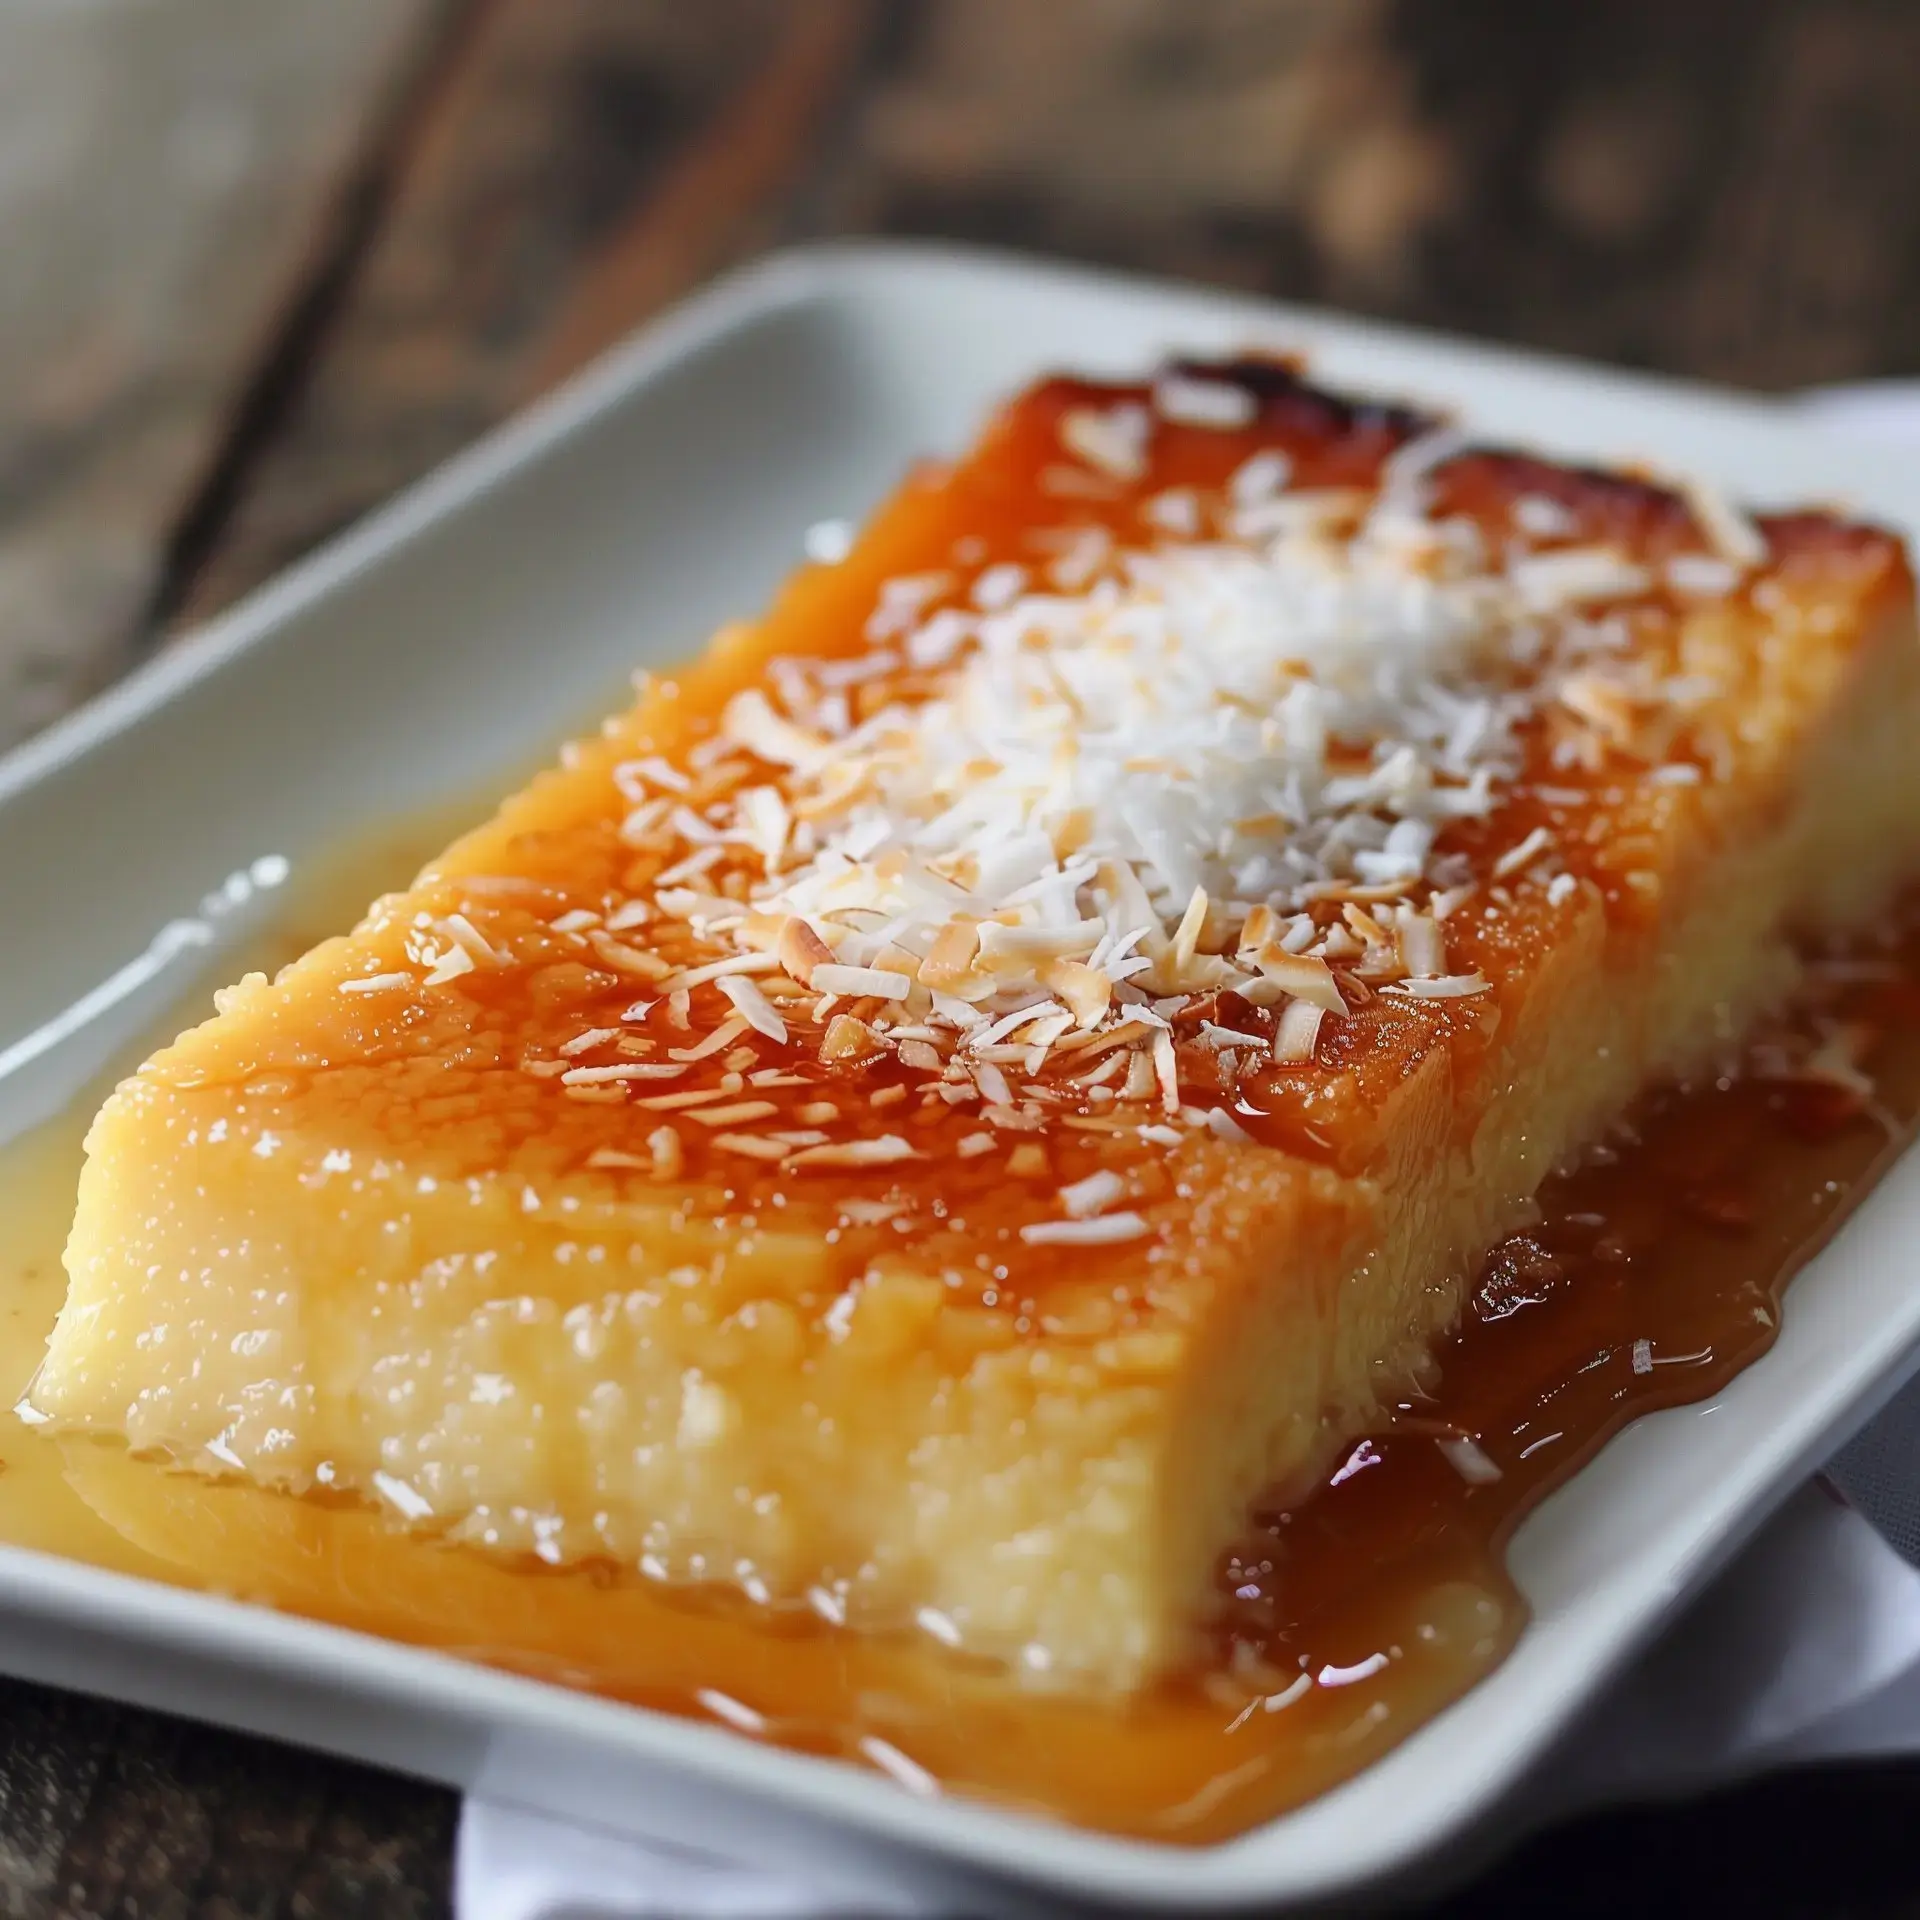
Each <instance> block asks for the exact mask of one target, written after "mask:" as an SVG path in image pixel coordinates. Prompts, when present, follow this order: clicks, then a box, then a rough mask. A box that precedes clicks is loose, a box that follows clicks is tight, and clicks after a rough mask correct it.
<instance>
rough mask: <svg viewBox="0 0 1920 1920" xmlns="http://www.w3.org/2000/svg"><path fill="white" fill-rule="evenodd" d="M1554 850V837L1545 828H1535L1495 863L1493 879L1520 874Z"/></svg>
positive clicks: (1502, 878)
mask: <svg viewBox="0 0 1920 1920" xmlns="http://www.w3.org/2000/svg"><path fill="white" fill-rule="evenodd" d="M1552 850H1553V835H1552V833H1551V832H1550V831H1549V830H1548V829H1547V828H1545V827H1535V828H1534V830H1533V831H1532V832H1531V833H1530V834H1528V835H1527V837H1526V838H1525V839H1524V840H1522V841H1520V842H1519V843H1518V844H1517V845H1515V846H1511V847H1509V848H1508V849H1507V850H1506V852H1505V853H1503V854H1502V855H1501V856H1500V858H1499V859H1498V860H1496V861H1495V862H1494V863H1493V877H1494V878H1495V879H1496V880H1504V879H1506V878H1507V876H1508V875H1509V874H1514V873H1518V872H1519V871H1520V870H1521V869H1522V868H1523V867H1530V866H1532V865H1533V863H1534V862H1535V861H1536V860H1538V859H1539V858H1540V856H1541V855H1542V854H1543V853H1550V852H1551V851H1552Z"/></svg>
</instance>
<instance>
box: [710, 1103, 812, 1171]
mask: <svg viewBox="0 0 1920 1920" xmlns="http://www.w3.org/2000/svg"><path fill="white" fill-rule="evenodd" d="M698 1117H699V1118H701V1119H705V1118H706V1115H704V1114H701V1115H699V1116H698ZM712 1145H713V1146H714V1147H716V1148H717V1149H718V1150H719V1151H720V1152H722V1153H737V1154H740V1155H742V1156H744V1157H745V1158H746V1159H749V1160H784V1159H786V1157H787V1155H788V1154H789V1153H790V1152H791V1151H792V1149H791V1148H789V1147H787V1146H786V1145H785V1144H783V1143H782V1142H781V1141H778V1140H769V1139H768V1138H767V1137H766V1136H765V1135H764V1134H758V1133H716V1134H715V1135H714V1136H713V1140H712Z"/></svg>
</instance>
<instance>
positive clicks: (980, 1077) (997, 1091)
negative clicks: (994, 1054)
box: [973, 1060, 1013, 1107]
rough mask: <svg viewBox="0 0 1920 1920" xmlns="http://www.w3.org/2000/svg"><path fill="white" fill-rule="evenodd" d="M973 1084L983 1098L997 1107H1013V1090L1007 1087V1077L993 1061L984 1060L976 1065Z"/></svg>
mask: <svg viewBox="0 0 1920 1920" xmlns="http://www.w3.org/2000/svg"><path fill="white" fill-rule="evenodd" d="M973 1083H974V1085H975V1086H977V1087H978V1088H979V1089H980V1093H981V1097H982V1098H983V1099H986V1100H989V1101H991V1102H992V1103H993V1105H995V1106H996V1107H1011V1106H1012V1105H1013V1089H1012V1088H1011V1087H1010V1086H1008V1085H1007V1076H1006V1075H1005V1074H1004V1073H1002V1072H1001V1071H1000V1069H999V1068H998V1067H997V1066H995V1065H994V1064H993V1062H992V1061H990V1060H983V1061H980V1062H979V1063H977V1064H976V1065H975V1067H974V1069H973Z"/></svg>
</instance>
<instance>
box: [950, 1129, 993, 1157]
mask: <svg viewBox="0 0 1920 1920" xmlns="http://www.w3.org/2000/svg"><path fill="white" fill-rule="evenodd" d="M998 1144H999V1141H998V1139H997V1138H996V1136H995V1135H993V1134H991V1133H967V1134H962V1135H961V1137H960V1138H959V1139H958V1140H957V1141H955V1142H954V1147H953V1150H954V1152H955V1153H957V1154H958V1155H959V1156H960V1158H961V1159H962V1160H976V1159H978V1158H979V1157H980V1155H981V1154H983V1153H991V1152H992V1151H993V1150H994V1148H995V1147H996V1146H997V1145H998Z"/></svg>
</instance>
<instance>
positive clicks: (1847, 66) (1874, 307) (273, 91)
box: [0, 0, 1920, 1917]
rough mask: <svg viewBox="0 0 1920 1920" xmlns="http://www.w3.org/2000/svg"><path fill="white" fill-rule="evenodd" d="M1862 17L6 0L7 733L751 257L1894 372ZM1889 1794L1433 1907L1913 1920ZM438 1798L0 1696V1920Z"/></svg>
mask: <svg viewBox="0 0 1920 1920" xmlns="http://www.w3.org/2000/svg"><path fill="white" fill-rule="evenodd" d="M1916 78H1920V5H1915V4H1911V3H1909V0H1607V4H1604V5H1552V4H1547V3H1546V0H324V4H323V3H322V0H88V4H86V5H78V4H73V3H72V0H0V746H4V745H5V744H7V743H8V742H10V741H13V740H16V739H19V738H21V737H24V736H25V735H26V734H28V733H30V732H32V731H33V730H34V729H35V728H37V727H39V726H41V725H44V724H45V723H46V722H47V721H49V720H51V719H52V718H54V717H56V716H57V715H58V714H59V713H61V712H63V711H65V710H66V709H67V708H69V707H70V706H72V705H73V704H75V703H76V702H77V701H79V700H81V699H83V698H84V697H86V695H87V694H89V693H90V692H92V691H94V690H96V689H97V688H99V687H101V686H102V685H104V684H106V683H107V682H108V681H110V680H111V679H112V678H113V677H114V676H115V675H116V674H118V673H120V672H122V671H124V670H125V668H126V667H127V666H128V665H130V664H131V663H133V662H134V661H136V660H138V659H139V658H140V657H141V656H142V655H143V654H144V653H146V652H147V651H148V650H149V649H151V648H152V647H154V646H156V645H158V644H162V643H164V641H165V639H166V637H167V635H168V634H169V633H170V632H173V631H175V630H177V629H178V627H179V626H180V625H181V624H182V623H185V622H190V621H192V620H194V619H197V618H200V617H203V616H204V615H206V614H208V613H210V612H212V611H214V610H217V609H218V608H219V607H220V606H222V605H224V604H225V603H227V602H228V601H230V600H231V599H232V598H233V597H234V596H235V595H237V594H239V593H241V592H243V591H244V590H245V589H246V588H248V587H249V586H251V585H253V584H255V583H256V582H258V581H259V580H260V579H262V578H264V577H265V576H266V575H267V574H269V573H271V572H272V571H273V570H274V569H276V568H277V567H279V566H280V565H282V564H283V563H284V562H286V561H287V560H289V559H290V558H292V557H293V556H295V555H296V554H298V553H300V552H301V551H303V550H304V549H306V548H307V547H309V546H310V545H312V544H313V543H314V542H315V541H316V540H319V539H321V538H323V537H325V536H326V535H327V534H328V533H330V532H332V531H333V530H335V529H336V528H338V527H340V526H341V525H343V524H344V523H346V522H348V521H350V520H352V519H353V518H354V517H356V516H357V515H358V514H360V513H362V512H363V511H364V510H366V509H367V508H368V507H370V506H371V505H373V504H375V503H376V502H378V501H379V500H381V499H383V498H384V497H386V496H387V495H388V494H389V493H391V492H392V491H393V489H394V488H396V487H398V486H400V485H402V484H404V483H405V482H406V481H408V480H410V479H412V478H414V477H415V476H416V475H418V474H420V473H421V472H423V471H425V470H426V469H427V468H428V467H430V466H432V465H433V464H434V463H435V462H436V461H438V460H440V459H442V458H443V457H444V456H445V455H447V454H449V453H451V452H452V451H454V450H455V449H456V448H458V447H460V446H461V445H463V444H464V443H466V442H467V441H469V440H470V439H472V438H473V437H474V436H475V435H476V434H478V433H480V432H482V431H484V430H485V429H486V428H487V427H488V426H489V425H491V424H492V423H493V422H495V421H497V420H499V419H500V418H502V417H503V416H504V415H506V414H508V413H510V412H512V411H513V410H514V409H515V408H516V407H518V406H520V405H521V404H523V403H524V402H525V401H526V400H527V399H529V398H530V397H531V396H533V395H534V394H536V393H538V392H539V391H541V390H542V389H543V388H544V387H546V386H548V385H551V384H552V383H553V382H554V381H555V380H557V379H559V378H560V377H562V376H563V375H565V374H566V373H567V372H569V371H570V370H572V369H573V368H575V367H577V366H579V365H580V364H581V363H582V362H584V361H585V360H586V359H588V358H590V357H591V356H592V355H593V354H594V353H595V352H596V351H597V350H598V349H599V348H601V347H602V346H604V345H605V344H607V343H608V342H609V341H611V340H613V339H615V338H617V337H618V336H619V335H620V334H622V333H624V332H625V331H626V330H627V329H628V328H630V327H631V326H633V325H634V324H635V323H636V322H638V321H639V320H641V319H643V318H645V317H646V316H647V315H648V314H650V313H652V312H654V311H656V310H658V309H659V308H660V307H662V306H664V305H666V304H667V303H669V302H671V301H672V300H673V299H675V298H676V297H678V296H679V295H681V294H682V293H684V292H686V291H687V290H688V289H690V288H691V287H693V286H695V285H697V284H699V283H700V282H701V281H702V280H704V279H706V278H707V277H709V276H710V275H712V274H713V273H714V272H716V271H717V270H719V269H721V268H723V267H725V266H727V265H729V264H730V263H732V262H734V261H737V260H740V259H743V258H746V257H748V256H750V255H752V254H753V253H755V252H757V251H760V250H762V249H765V248H767V247H769V246H774V245H779V244H783V243H788V242H793V241H798V240H805V239H810V238H815V237H820V236H827V235H835V234H870V233H883V234H918V235H933V236H946V237H953V238H961V239H967V240H976V241H984V242H990V243H993V244H997V245H1004V246H1011V247H1017V248H1026V249H1032V250H1036V251H1042V252H1048V253H1055V254H1065V255H1070V256H1074V257H1078V258H1083V259H1088V260H1097V261H1103V262H1110V263H1114V264H1118V265H1123V266H1129V267H1138V268H1144V269H1150V270H1153V271H1159V272H1167V273H1174V274H1182V275H1188V276H1191V277H1195V278H1199V279H1204V280H1212V281H1217V282H1222V283H1227V284H1231V285H1234V286H1240V287H1248V288H1254V289H1258V290H1262V291H1267V292H1271V293H1274V294H1277V295H1282V296H1284V297H1286V298H1289V299H1295V300H1307V301H1319V302H1326V303H1330V304H1334V305H1338V306H1344V307H1349V308H1353V309H1357V310H1362V311H1366V312H1371V313H1378V314H1384V315H1389V316H1392V317H1394V318H1396V319H1403V320H1408V321H1412V322H1416V323H1419V324H1422V325H1431V326H1437V327H1444V328H1451V329H1455V330H1460V331H1465V332H1471V333H1476V334H1481V335H1485V336H1488V337H1492V338H1496V339H1505V340H1514V341H1521V342H1525V343H1527V344H1529V345H1534V346H1543V347H1549V348H1554V349H1557V350H1560V351H1564V352H1568V353H1576V354H1584V355H1589V356H1594V357H1598V358H1601V359H1608V360H1614V361H1619V362H1624V363H1627V364H1632V365H1637V366H1648V367H1656V368H1660V369H1663V370H1666V371H1669V372H1673V373H1680V374H1688V375H1694V376H1698V377H1701V378H1706V379H1711V380H1720V381H1730V382H1738V383H1742V384H1746V385H1751V386H1756V387H1763V388H1789V387H1793V386H1797V385H1802V384H1806V383H1810V382H1820V381H1833V380H1844V379H1852V378H1857V377H1862V376H1868V375H1876V374H1895V373H1910V372H1920V327H1916V325H1915V321H1914V318H1913V311H1914V300H1915V296H1916V294H1920V114H1916V112H1915V111H1914V108H1913V105H1912V103H1911V94H1912V92H1913V88H1914V84H1915V81H1916ZM1916 1815H1920V1774H1916V1773H1914V1771H1913V1770H1910V1769H1904V1768H1899V1767H1882V1768H1877V1769H1873V1770H1870V1771H1865V1772H1862V1773H1861V1774H1859V1775H1856V1776H1848V1775H1833V1776H1825V1777H1821V1778H1818V1779H1811V1780H1803V1781H1793V1780H1789V1781H1784V1782H1779V1783H1775V1784H1773V1785H1770V1786H1767V1787H1764V1788H1760V1789H1754V1790H1750V1791H1748V1792H1745V1793H1741V1794H1731V1795H1725V1796H1721V1797H1720V1798H1719V1799H1717V1800H1716V1801H1715V1802H1713V1803H1711V1804H1710V1805H1708V1806H1706V1807H1702V1808H1696V1809H1690V1810H1688V1811H1687V1812H1686V1813H1685V1814H1682V1815H1675V1814H1646V1815H1621V1816H1616V1817H1613V1818H1610V1819H1607V1820H1602V1821H1595V1822H1590V1823H1587V1824H1586V1825H1584V1826H1582V1827H1579V1828H1576V1829H1573V1830H1572V1831H1571V1832H1569V1833H1568V1834H1564V1835H1559V1836H1553V1837H1550V1838H1549V1839H1547V1840H1544V1841H1542V1842H1540V1843H1538V1844H1537V1845H1536V1846H1535V1847H1533V1848H1532V1849H1530V1850H1529V1852H1528V1853H1527V1854H1526V1855H1524V1856H1523V1857H1522V1858H1521V1859H1520V1860H1518V1861H1516V1862H1513V1863H1510V1864H1509V1865H1508V1866H1507V1867H1506V1868H1504V1869H1502V1870H1501V1872H1500V1873H1499V1874H1498V1875H1496V1877H1495V1878H1494V1879H1493V1880H1491V1881H1489V1882H1487V1883H1485V1884H1483V1885H1482V1886H1481V1887H1479V1888H1476V1889H1475V1890H1474V1892H1473V1894H1472V1895H1471V1896H1470V1897H1469V1898H1467V1899H1466V1900H1464V1901H1463V1902H1462V1903H1461V1905H1460V1907H1459V1909H1458V1910H1459V1911H1461V1912H1473V1913H1482V1914H1484V1913H1492V1912H1508V1911H1511V1912H1538V1911H1543V1910H1551V1911H1554V1912H1567V1913H1575V1912H1578V1913H1585V1912H1595V1913H1598V1912H1603V1911H1604V1912H1609V1913H1611V1912H1615V1911H1617V1910H1619V1909H1621V1908H1622V1907H1626V1908H1630V1909H1631V1910H1633V1911H1636V1912H1651V1911H1675V1912H1678V1911H1681V1910H1682V1909H1683V1908H1684V1909H1685V1910H1687V1911H1689V1912H1698V1911H1701V1910H1707V1911H1740V1912H1743V1913H1806V1914H1831V1913H1839V1912H1842V1911H1844V1912H1849V1913H1885V1914H1893V1913H1895V1912H1902V1913H1904V1912H1909V1911H1914V1910H1920V1857H1916V1856H1915V1853H1914V1849H1913V1847H1912V1845H1911V1841H1910V1839H1909V1838H1908V1837H1907V1836H1909V1835H1910V1834H1911V1832H1912V1831H1914V1829H1915V1821H1916ZM453 1818H454V1808H453V1802H452V1800H451V1797H450V1796H448V1795H445V1794H442V1793H439V1792H437V1791H434V1790H430V1789H426V1788H422V1787H417V1786H413V1785H408V1784H404V1783H400V1782H396V1781H389V1780H385V1779H383V1778H381V1777H380V1776H378V1775H374V1774H371V1773H367V1772H364V1771H361V1770H358V1769H354V1768H349V1767H343V1766H337V1765H334V1764H332V1763H329V1762H323V1761H319V1760H315V1759H311V1758H308V1757H303V1756H299V1755H293V1754H287V1753H282V1752H280V1751H278V1750H276V1749H273V1748H271V1747H267V1746H264V1745H262V1744H259V1743H253V1742H245V1741H241V1740H238V1739H232V1738H228V1737H226V1736H222V1735H216V1734H211V1733H207V1732H204V1731H199V1730H194V1729H190V1728H187V1727H184V1726H181V1725H177V1724H174V1723H170V1722H166V1721H162V1720H158V1719H155V1718H153V1717H151V1716H146V1715H140V1714H134V1713H130V1712H124V1711H120V1710H117V1709H112V1708H107V1707H102V1706H97V1705H92V1704H87V1703H82V1702H74V1701H69V1700H65V1699H63V1698H61V1697H59V1696H55V1695H51V1694H45V1693H41V1692H38V1691H35V1690H33V1689H28V1688H24V1687H11V1686H9V1687H0V1913H4V1914H19V1915H28V1916H36V1917H37V1916H41V1915H52V1914H74V1915H92V1914H126V1915H134V1914H139V1915H147V1914H154V1915H176V1914H178V1915H190V1914H191V1915H201V1914H205V1915H214V1914H218V1915H242V1914H246V1915H252V1914H262V1915H264V1914H278V1913H287V1914H302V1915H306V1914H335V1913H337V1914H343V1915H344V1914H414V1913H432V1912H436V1911H439V1910H441V1908H442V1907H443V1906H444V1904H445V1901H446V1897H447V1861H448V1858H449V1851H450V1845H451V1836H452V1830H453Z"/></svg>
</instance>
